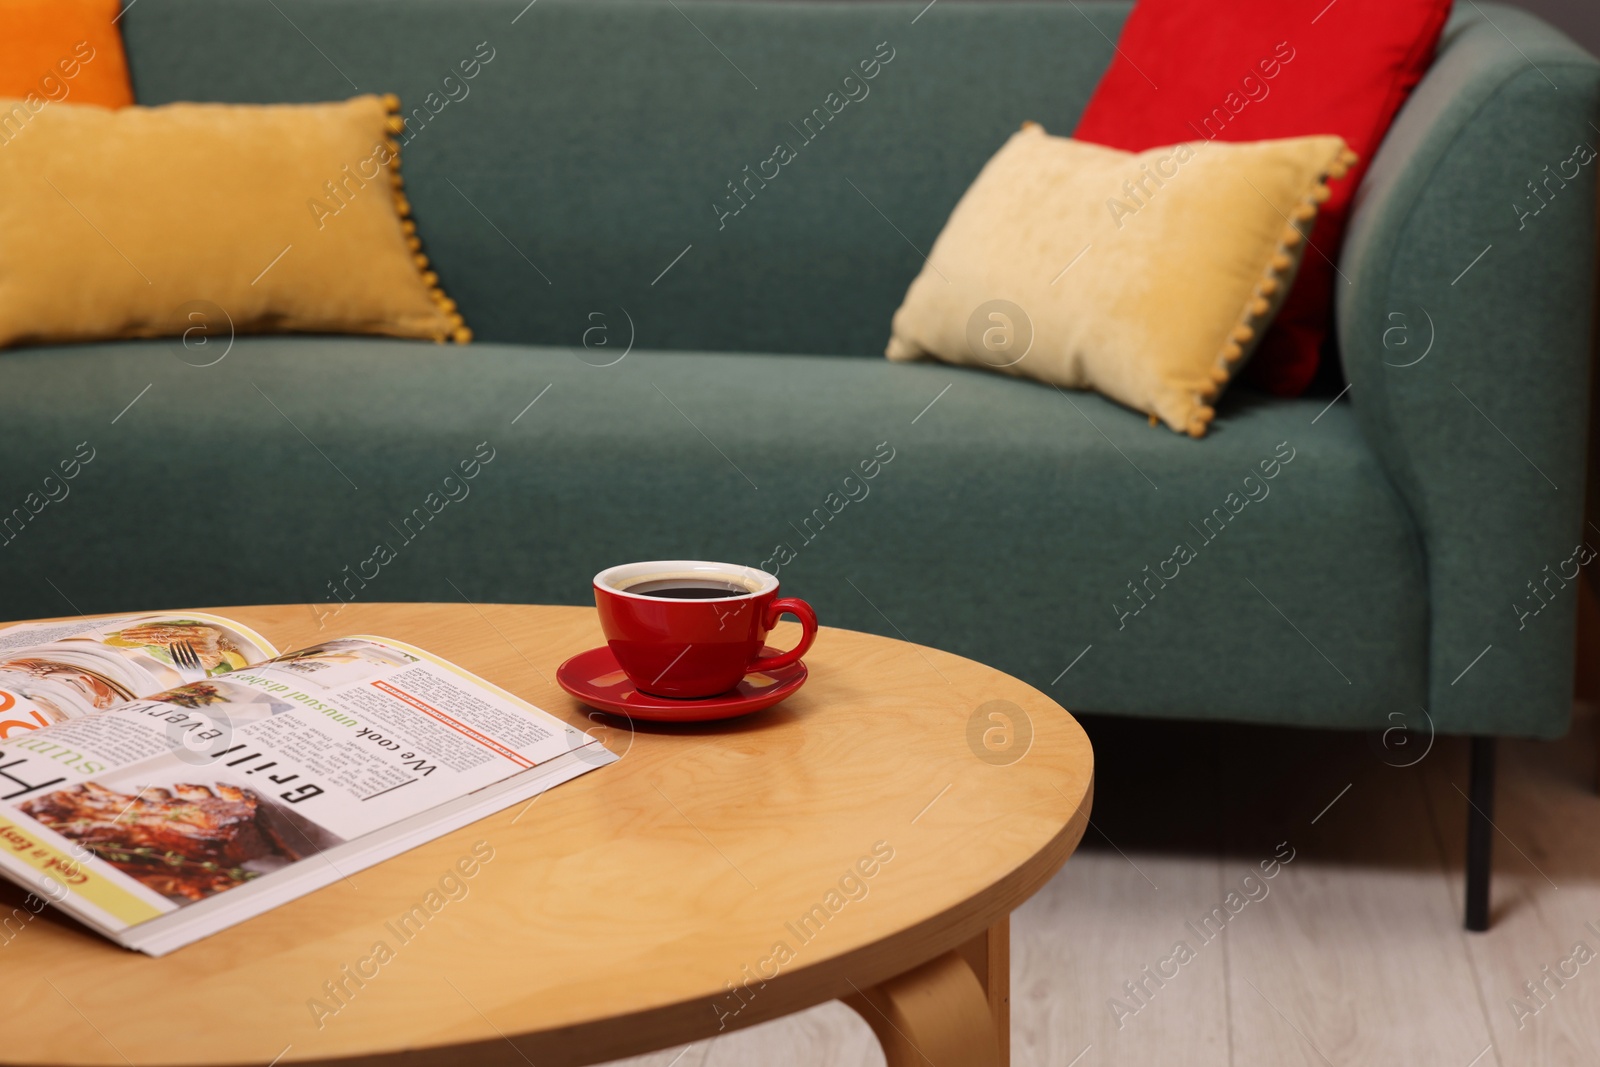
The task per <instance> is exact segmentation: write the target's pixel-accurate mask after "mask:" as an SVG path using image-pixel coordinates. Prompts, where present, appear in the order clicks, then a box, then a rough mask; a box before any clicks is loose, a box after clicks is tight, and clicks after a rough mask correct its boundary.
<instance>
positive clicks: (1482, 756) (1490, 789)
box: [1467, 737, 1494, 933]
mask: <svg viewBox="0 0 1600 1067" xmlns="http://www.w3.org/2000/svg"><path fill="white" fill-rule="evenodd" d="M1467 794H1468V798H1469V799H1470V800H1471V801H1472V803H1471V804H1469V805H1468V807H1467V929H1468V930H1472V931H1474V932H1477V933H1482V932H1483V931H1485V930H1487V929H1489V870H1490V867H1491V863H1490V846H1491V845H1492V844H1493V836H1492V835H1493V834H1494V824H1493V823H1492V822H1490V820H1491V819H1493V818H1494V738H1492V737H1474V738H1473V739H1472V779H1471V781H1470V782H1469V783H1468V785H1467Z"/></svg>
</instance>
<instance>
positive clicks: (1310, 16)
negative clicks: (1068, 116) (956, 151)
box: [1073, 0, 1451, 396]
mask: <svg viewBox="0 0 1600 1067" xmlns="http://www.w3.org/2000/svg"><path fill="white" fill-rule="evenodd" d="M1450 2H1451V0H1331V2H1330V0H1138V3H1137V4H1136V5H1135V6H1134V9H1133V13H1132V14H1131V15H1129V16H1128V21H1127V24H1126V25H1125V26H1124V27H1123V29H1122V37H1121V40H1119V41H1118V42H1117V54H1116V56H1115V57H1114V58H1113V59H1112V61H1111V69H1109V70H1108V71H1106V74H1105V77H1104V78H1102V79H1101V81H1100V85H1099V87H1098V88H1097V89H1096V90H1095V93H1094V96H1093V97H1092V98H1091V99H1090V100H1089V106H1088V109H1087V110H1086V111H1084V113H1083V118H1082V120H1081V121H1080V122H1079V123H1078V128H1077V130H1076V131H1075V132H1074V134H1073V136H1074V137H1076V138H1078V139H1079V140H1082V141H1093V142H1095V143H1096V144H1103V145H1108V146H1110V147H1112V148H1120V149H1123V150H1124V151H1129V152H1143V151H1145V150H1146V149H1150V148H1156V147H1158V146H1161V145H1169V144H1177V143H1179V142H1183V141H1196V140H1221V141H1265V140H1271V139H1274V138H1279V137H1304V136H1309V135H1313V134H1325V133H1336V134H1338V135H1339V136H1340V137H1343V138H1344V139H1345V142H1346V143H1347V144H1349V146H1350V147H1351V148H1352V149H1354V150H1355V152H1356V153H1358V154H1359V155H1360V157H1361V161H1360V162H1359V163H1358V164H1357V165H1356V166H1355V168H1353V169H1352V170H1351V172H1350V176H1349V178H1348V179H1347V180H1345V181H1342V182H1335V183H1334V184H1333V186H1332V192H1333V196H1332V198H1331V199H1329V201H1328V203H1327V204H1326V205H1324V207H1323V208H1322V212H1321V214H1319V215H1318V216H1317V222H1316V227H1315V229H1314V230H1313V231H1312V234H1311V244H1312V247H1310V248H1308V249H1307V250H1306V253H1305V257H1304V259H1303V260H1302V261H1301V264H1300V274H1299V277H1298V278H1297V279H1296V280H1295V284H1294V288H1293V289H1292V290H1291V291H1290V294H1289V296H1288V298H1287V299H1286V300H1285V302H1284V305H1283V308H1282V309H1281V310H1280V311H1279V312H1278V317H1277V319H1276V321H1275V322H1274V324H1273V326H1272V329H1271V330H1269V331H1268V332H1267V335H1266V337H1264V338H1263V339H1262V342H1261V347H1260V348H1259V349H1257V351H1256V354H1255V357H1254V358H1253V359H1252V360H1251V362H1250V366H1249V368H1248V369H1247V372H1246V376H1247V378H1248V379H1249V380H1251V381H1254V382H1255V383H1257V384H1258V385H1261V386H1263V387H1265V388H1267V389H1268V390H1270V391H1271V392H1274V393H1277V394H1279V395H1282V396H1296V395H1298V394H1300V393H1301V392H1303V391H1304V390H1305V388H1306V386H1307V385H1309V384H1310V383H1311V379H1312V376H1313V375H1314V374H1315V373H1316V370H1317V363H1318V360H1319V359H1320V358H1321V352H1322V342H1323V339H1324V338H1325V337H1326V336H1327V334H1328V331H1329V329H1330V328H1331V325H1332V310H1333V287H1334V285H1335V284H1336V283H1339V284H1342V282H1339V280H1338V276H1337V270H1336V268H1335V266H1334V264H1335V263H1337V262H1338V258H1339V248H1340V245H1341V243H1342V242H1343V240H1344V229H1345V223H1346V222H1347V221H1348V218H1349V213H1350V201H1351V198H1352V196H1353V195H1354V193H1355V189H1356V187H1357V186H1358V185H1359V184H1360V182H1361V178H1362V176H1363V175H1364V174H1365V173H1366V168H1367V165H1368V164H1369V163H1370V162H1371V159H1372V154H1373V153H1374V152H1375V151H1377V149H1378V145H1379V144H1380V143H1381V142H1382V140H1383V135H1384V134H1385V133H1386V132H1388V129H1389V123H1390V121H1392V120H1393V118H1394V115H1395V112H1397V111H1399V110H1400V105H1401V104H1403V103H1404V102H1405V99H1406V97H1407V96H1408V95H1409V94H1410V92H1411V90H1412V89H1413V88H1414V87H1415V86H1416V84H1417V82H1418V81H1420V80H1421V78H1422V75H1423V73H1424V72H1425V71H1426V70H1427V69H1428V64H1429V63H1431V62H1432V61H1433V53H1434V48H1435V47H1436V46H1437V45H1438V43H1439V34H1440V32H1441V31H1442V30H1443V29H1444V24H1445V19H1446V18H1447V17H1448V16H1449V14H1450Z"/></svg>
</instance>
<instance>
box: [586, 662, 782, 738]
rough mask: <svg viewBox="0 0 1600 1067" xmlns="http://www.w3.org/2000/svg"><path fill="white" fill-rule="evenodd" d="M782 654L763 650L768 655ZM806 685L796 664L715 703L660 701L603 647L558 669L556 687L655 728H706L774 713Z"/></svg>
mask: <svg viewBox="0 0 1600 1067" xmlns="http://www.w3.org/2000/svg"><path fill="white" fill-rule="evenodd" d="M778 651H779V650H778V649H775V648H764V649H762V652H763V654H767V655H772V654H776V653H777V652H778ZM805 681H806V665H805V664H804V663H792V664H790V665H789V666H787V667H781V668H779V669H778V670H775V671H771V672H768V673H765V674H761V673H757V674H747V675H745V676H744V680H743V681H741V682H740V683H739V684H738V685H736V686H734V687H733V689H732V690H730V691H728V692H726V693H719V694H718V695H717V696H714V697H701V698H698V699H694V700H686V699H679V698H676V697H656V696H651V695H650V694H649V693H641V692H639V690H637V689H635V688H634V687H633V683H632V682H630V681H628V676H627V675H626V674H624V673H622V668H621V667H618V666H617V659H616V657H615V656H613V655H612V654H611V649H610V648H609V647H607V646H605V645H601V646H600V647H599V648H591V649H590V650H589V651H587V652H580V653H579V654H578V655H576V656H573V657H572V658H571V659H569V660H567V662H565V663H563V664H562V665H561V666H560V667H558V668H557V669H556V683H557V684H559V685H560V686H561V688H563V689H565V690H566V691H567V692H568V693H571V694H572V695H573V696H575V697H577V698H578V699H579V700H581V701H583V702H584V703H585V704H588V705H589V706H590V707H595V708H599V709H600V710H602V711H610V712H614V713H616V714H618V715H627V716H629V717H631V718H635V719H648V720H650V721H652V722H707V721H710V720H712V719H732V718H735V717H736V716H739V715H748V714H750V713H751V712H753V711H760V710H762V709H763V708H770V707H772V705H774V704H776V703H778V702H779V701H780V700H783V699H784V698H786V697H788V696H789V695H790V694H792V693H793V692H794V691H795V690H797V689H799V688H800V687H801V686H802V685H804V684H805Z"/></svg>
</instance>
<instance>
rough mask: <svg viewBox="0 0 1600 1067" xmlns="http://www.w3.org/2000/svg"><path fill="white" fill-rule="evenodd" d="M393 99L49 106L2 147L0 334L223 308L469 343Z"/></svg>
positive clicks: (150, 328) (108, 326)
mask: <svg viewBox="0 0 1600 1067" xmlns="http://www.w3.org/2000/svg"><path fill="white" fill-rule="evenodd" d="M4 106H5V105H4V104H3V103H0V109H3V108H4ZM398 110H399V100H398V99H396V98H395V97H393V96H388V97H383V98H379V97H377V96H359V97H356V98H354V99H352V100H348V101H345V102H343V103H331V104H290V105H263V106H256V105H223V104H169V105H167V106H165V107H128V108H122V109H118V110H108V109H106V108H103V107H95V106H91V105H72V104H52V105H50V106H49V107H47V108H44V109H43V110H42V111H40V112H39V113H38V114H37V115H35V116H34V117H33V120H32V122H30V123H29V124H28V128H27V129H26V130H25V131H24V132H23V133H22V134H21V135H19V136H18V137H16V138H14V139H13V140H12V141H11V142H10V143H8V144H6V145H5V146H4V147H3V148H0V346H5V345H13V344H18V343H26V342H56V341H89V340H102V339H111V338H119V337H158V336H164V335H170V334H181V333H183V332H184V331H185V330H189V329H191V328H194V327H195V326H196V324H197V322H199V321H201V320H200V319H197V318H196V316H197V315H199V316H201V317H202V318H204V319H205V320H206V321H207V324H208V328H210V329H212V330H215V329H219V328H221V325H220V323H218V322H216V321H210V320H211V318H212V316H214V315H215V314H216V312H217V311H220V312H221V314H222V315H223V316H225V317H226V318H227V320H228V321H229V322H230V323H231V324H232V328H233V329H234V330H236V331H237V332H240V333H248V332H286V331H303V332H321V333H379V334H388V335H391V336H395V337H416V338H425V339H428V340H434V341H444V340H447V339H454V340H456V341H463V342H464V341H466V340H468V339H470V336H471V335H470V333H469V332H468V331H467V329H466V328H465V326H464V325H463V324H462V321H461V317H460V316H459V315H457V314H456V313H455V305H454V303H452V302H451V301H450V300H449V299H448V298H447V297H446V296H445V295H444V294H443V293H441V292H440V291H439V290H438V287H437V281H438V279H437V277H436V276H435V275H434V274H433V273H432V272H431V271H429V270H428V269H427V266H428V261H427V258H426V257H425V256H423V255H422V253H421V251H420V248H421V242H420V241H419V240H418V239H417V237H416V226H415V224H413V223H412V221H411V220H410V218H408V217H407V216H408V214H409V211H410V207H409V204H408V203H407V201H406V198H405V195H404V194H403V193H402V192H401V189H400V186H401V181H400V171H399V165H400V164H399V145H398V144H397V143H396V142H395V140H394V135H395V134H396V133H399V132H400V131H401V130H402V129H403V128H404V126H403V123H402V121H401V119H400V118H399V117H398V116H397V115H396V114H395V112H397V111H398Z"/></svg>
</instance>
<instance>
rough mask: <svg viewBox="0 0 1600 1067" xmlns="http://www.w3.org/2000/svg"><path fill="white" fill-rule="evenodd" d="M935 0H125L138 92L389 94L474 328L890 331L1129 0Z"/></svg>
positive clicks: (514, 332)
mask: <svg viewBox="0 0 1600 1067" xmlns="http://www.w3.org/2000/svg"><path fill="white" fill-rule="evenodd" d="M924 4H925V0H916V2H913V3H882V4H876V3H874V4H850V3H723V2H704V0H676V2H672V3H668V2H657V0H535V2H534V3H531V4H530V3H528V2H527V0H472V2H463V0H273V2H272V3H261V2H260V0H139V2H138V3H137V4H134V5H133V6H132V7H131V8H129V9H128V11H127V14H126V15H125V17H124V18H123V20H122V25H123V29H124V34H125V38H126V41H127V46H128V53H129V61H130V65H131V69H132V75H133V82H134V91H135V94H136V97H137V99H138V101H139V102H140V103H142V104H162V103H169V102H171V101H175V100H210V101H222V102H302V101H313V100H332V99H341V98H344V97H349V96H353V95H355V94H357V93H358V92H361V93H365V92H376V93H384V92H393V93H397V94H398V95H399V96H400V98H401V100H402V103H403V107H404V109H405V111H406V112H407V113H408V114H410V115H412V116H413V119H412V124H411V128H410V130H408V132H407V134H406V135H405V138H404V140H403V143H404V147H403V148H402V150H401V160H402V164H403V172H404V175H405V178H406V183H407V186H406V187H407V192H408V193H409V195H410V198H411V201H412V203H413V206H414V213H415V216H416V219H417V222H418V225H419V227H420V232H421V234H422V236H423V239H424V241H425V244H426V251H427V252H428V254H429V255H430V256H431V257H432V259H433V261H434V263H435V265H436V268H437V270H438V272H439V275H440V282H441V285H442V286H443V287H444V288H445V290H446V291H447V292H448V293H449V294H450V295H451V296H453V297H454V298H455V299H456V300H457V302H458V303H459V304H460V306H461V309H462V312H463V314H464V315H465V317H466V319H467V322H468V324H469V325H470V326H471V327H473V329H474V330H475V332H476V334H477V336H478V337H479V339H481V340H495V341H516V342H529V343H542V344H561V345H571V346H578V345H580V344H581V343H582V341H583V338H584V331H585V330H587V329H590V328H591V327H593V326H596V325H601V324H604V326H605V327H606V328H607V329H608V331H609V335H610V337H611V340H612V342H613V343H617V344H620V343H622V341H624V340H625V339H626V335H625V333H624V332H623V331H625V330H626V329H627V327H626V324H625V321H626V320H625V317H624V316H623V315H622V313H621V312H622V311H623V310H626V312H627V315H626V319H631V321H632V323H633V325H634V332H635V343H636V345H637V346H639V347H641V348H678V349H697V348H698V349H721V350H750V351H773V352H810V353H820V354H850V355H875V354H879V353H881V352H882V351H883V346H884V344H885V342H886V340H887V338H888V331H889V318H890V316H891V314H892V313H893V311H894V309H895V308H896V307H897V306H898V304H899V302H900V299H901V297H902V296H903V295H904V294H905V290H906V286H907V285H909V284H910V282H911V279H912V278H913V277H914V276H915V274H916V272H917V270H918V269H919V268H920V267H921V265H922V255H923V253H926V252H927V250H928V248H929V246H930V245H931V243H932V242H933V239H934V237H935V236H936V235H937V234H938V232H939V228H940V227H941V226H942V225H943V223H944V220H945V219H946V217H947V216H948V215H949V213H950V210H951V208H952V207H954V205H955V203H956V200H957V199H958V198H959V197H960V195H961V193H962V192H963V191H964V190H965V189H966V187H967V186H968V184H969V183H970V182H971V181H972V179H973V177H974V176H975V175H976V174H977V172H978V170H979V169H980V168H981V167H982V165H983V164H984V162H985V161H986V160H987V159H988V158H989V156H990V155H992V154H993V153H994V151H995V150H996V149H997V148H998V147H999V146H1000V144H1001V143H1002V142H1003V141H1004V140H1005V138H1006V137H1008V136H1009V135H1010V134H1011V133H1012V132H1013V131H1014V130H1016V129H1017V127H1018V126H1019V125H1020V124H1021V123H1022V121H1023V120H1025V119H1033V120H1036V121H1038V122H1041V123H1043V124H1044V126H1045V128H1046V129H1048V130H1050V131H1052V132H1058V133H1070V132H1071V130H1072V127H1073V126H1074V125H1075V123H1076V121H1077V117H1078V115H1079V113H1080V112H1081V111H1082V109H1083V107H1084V105H1085V103H1086V102H1087V100H1088V97H1089V94H1090V92H1091V91H1092V90H1093V88H1094V85H1095V83H1096V82H1097V81H1098V79H1099V77H1100V75H1101V73H1102V72H1103V71H1104V70H1105V68H1106V66H1107V64H1108V63H1109V62H1110V57H1111V55H1112V48H1113V46H1112V41H1114V40H1115V39H1116V37H1117V34H1118V32H1119V30H1120V28H1121V24H1122V21H1123V19H1124V17H1125V16H1126V14H1127V10H1128V7H1129V6H1130V5H1129V4H1126V3H1102V2H1094V0H1080V2H1079V3H1077V4H1037V3H1032V4H1029V3H1017V4H1013V3H992V4H991V3H984V4H962V3H958V2H952V0H939V2H937V3H936V4H934V5H932V6H928V7H926V8H925V7H924ZM463 63H465V64H466V67H465V72H471V73H473V75H474V76H472V77H471V78H468V77H466V76H465V72H464V69H463V66H462V64H463ZM863 64H865V68H863ZM868 73H870V74H873V75H874V76H873V77H871V78H868V77H867V76H866V74H868ZM780 145H782V146H785V148H786V149H787V151H785V150H783V149H780V148H779V146H780ZM763 174H764V175H765V176H766V177H765V178H763V177H760V175H763ZM753 176H754V177H753ZM730 183H736V184H737V188H738V192H737V198H736V194H735V192H734V190H733V187H732V186H730ZM308 210H309V208H308ZM724 212H726V214H724ZM735 212H736V213H735ZM596 314H598V315H599V316H600V318H594V317H593V316H594V315H596ZM600 339H601V338H600V335H599V334H591V336H590V340H591V342H597V341H598V340H600Z"/></svg>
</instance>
